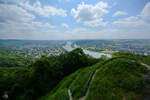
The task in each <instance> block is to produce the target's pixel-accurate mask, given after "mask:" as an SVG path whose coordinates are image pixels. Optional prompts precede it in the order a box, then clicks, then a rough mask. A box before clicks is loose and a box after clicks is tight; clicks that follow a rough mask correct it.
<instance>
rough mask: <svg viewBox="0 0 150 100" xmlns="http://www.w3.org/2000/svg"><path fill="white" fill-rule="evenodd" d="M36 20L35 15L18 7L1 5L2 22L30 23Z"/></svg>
mask: <svg viewBox="0 0 150 100" xmlns="http://www.w3.org/2000/svg"><path fill="white" fill-rule="evenodd" d="M34 18H35V16H34V15H32V14H30V13H28V12H27V11H26V10H24V9H22V8H20V7H18V6H17V5H9V4H0V22H4V23H6V22H7V23H8V22H18V23H20V22H28V21H31V20H33V19H34Z"/></svg>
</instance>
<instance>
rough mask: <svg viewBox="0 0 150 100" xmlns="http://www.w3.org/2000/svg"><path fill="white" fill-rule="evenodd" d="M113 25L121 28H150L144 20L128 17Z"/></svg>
mask: <svg viewBox="0 0 150 100" xmlns="http://www.w3.org/2000/svg"><path fill="white" fill-rule="evenodd" d="M113 24H114V25H118V26H123V27H131V28H132V27H145V28H150V24H149V23H147V22H145V21H144V20H142V19H140V18H138V17H136V16H130V17H127V18H124V19H119V20H117V21H114V22H113Z"/></svg>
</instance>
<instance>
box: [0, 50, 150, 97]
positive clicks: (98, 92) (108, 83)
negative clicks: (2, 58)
mask: <svg viewBox="0 0 150 100" xmlns="http://www.w3.org/2000/svg"><path fill="white" fill-rule="evenodd" d="M149 65H150V57H149V56H139V55H134V54H131V53H121V52H117V53H114V54H113V58H111V59H107V58H106V57H104V56H103V57H102V58H99V59H95V58H92V57H90V56H88V55H86V54H84V52H83V50H82V49H80V48H77V49H75V50H73V51H71V52H65V53H63V54H61V55H58V56H51V57H45V56H42V57H41V58H40V59H37V60H36V61H35V62H33V63H31V64H28V65H26V66H25V67H3V66H2V67H0V100H3V99H4V98H3V97H4V94H7V95H8V98H7V100H150V98H149V96H150V95H149V94H150V91H147V89H148V88H147V86H148V82H149V81H147V78H148V77H149V74H148V73H149V71H148V68H147V67H149ZM145 98H148V99H145Z"/></svg>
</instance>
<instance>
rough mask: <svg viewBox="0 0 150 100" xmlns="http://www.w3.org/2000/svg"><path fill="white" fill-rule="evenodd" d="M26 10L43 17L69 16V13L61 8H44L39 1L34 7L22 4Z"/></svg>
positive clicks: (26, 3) (27, 3)
mask: <svg viewBox="0 0 150 100" xmlns="http://www.w3.org/2000/svg"><path fill="white" fill-rule="evenodd" d="M20 5H21V6H23V7H24V8H25V9H28V10H31V11H34V12H36V13H37V14H39V15H41V16H43V17H50V16H67V11H66V10H64V9H61V8H59V9H58V8H55V7H53V6H50V5H48V6H42V5H41V3H40V2H39V1H36V2H35V3H34V4H33V5H30V4H29V2H28V1H27V2H24V3H21V4H20Z"/></svg>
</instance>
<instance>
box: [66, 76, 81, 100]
mask: <svg viewBox="0 0 150 100" xmlns="http://www.w3.org/2000/svg"><path fill="white" fill-rule="evenodd" d="M78 76H79V75H77V76H76V78H75V79H74V80H73V81H75V80H77V78H78ZM73 81H72V82H73ZM71 85H72V83H71V84H70V86H69V88H68V95H69V100H73V99H72V93H71V90H70V88H71Z"/></svg>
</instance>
